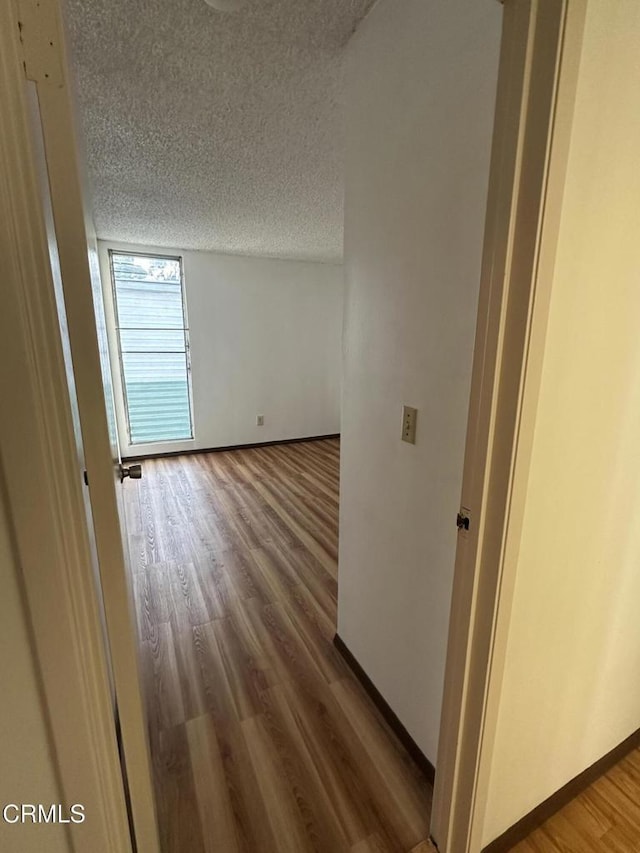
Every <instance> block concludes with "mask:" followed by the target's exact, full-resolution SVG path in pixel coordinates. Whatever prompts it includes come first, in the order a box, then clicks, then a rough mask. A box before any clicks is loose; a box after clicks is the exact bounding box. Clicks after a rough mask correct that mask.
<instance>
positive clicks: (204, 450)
mask: <svg viewBox="0 0 640 853" xmlns="http://www.w3.org/2000/svg"><path fill="white" fill-rule="evenodd" d="M329 438H340V433H339V432H332V433H330V434H329V435H308V436H305V437H304V438H278V439H275V441H256V442H253V443H252V444H225V445H223V446H221V447H198V448H197V449H194V450H169V451H167V452H166V453H144V454H142V455H139V456H123V457H122V461H123V462H142V461H143V460H145V459H165V458H166V457H169V456H193V455H194V454H196V453H223V452H224V451H227V450H250V449H251V448H252V447H272V446H274V445H276V444H301V443H302V442H305V441H325V440H327V439H329Z"/></svg>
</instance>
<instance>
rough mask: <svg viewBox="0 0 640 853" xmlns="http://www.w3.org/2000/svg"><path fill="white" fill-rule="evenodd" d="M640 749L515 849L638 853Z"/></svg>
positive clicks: (540, 852) (520, 851) (545, 852)
mask: <svg viewBox="0 0 640 853" xmlns="http://www.w3.org/2000/svg"><path fill="white" fill-rule="evenodd" d="M639 850H640V749H635V750H634V751H633V752H631V753H630V754H629V755H628V756H627V757H626V758H623V759H622V761H620V762H618V764H616V765H615V767H613V768H612V769H611V770H609V772H608V773H605V774H604V776H602V777H601V778H600V779H597V780H596V781H595V782H593V784H591V785H590V786H589V787H588V788H587V789H586V790H584V791H583V792H582V794H580V795H579V796H578V797H576V798H575V799H574V800H572V801H571V802H570V803H568V804H567V805H566V806H565V807H564V808H562V809H560V811H559V812H557V813H556V814H555V815H553V817H551V818H549V820H547V821H546V822H545V823H544V824H543V825H542V826H541V827H539V828H538V829H536V830H535V831H534V832H533V833H531V835H530V836H529V837H528V838H526V839H525V840H524V841H522V842H520V844H518V845H516V846H515V847H514V848H513V853H638V851H639Z"/></svg>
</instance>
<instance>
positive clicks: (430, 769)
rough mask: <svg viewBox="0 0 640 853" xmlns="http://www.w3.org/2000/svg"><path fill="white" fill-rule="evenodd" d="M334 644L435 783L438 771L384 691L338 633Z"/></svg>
mask: <svg viewBox="0 0 640 853" xmlns="http://www.w3.org/2000/svg"><path fill="white" fill-rule="evenodd" d="M333 644H334V646H335V647H336V649H337V650H338V651H339V652H340V654H341V655H342V657H343V658H344V659H345V661H346V662H347V663H348V664H349V667H350V669H351V670H352V672H353V674H354V675H355V676H356V678H357V679H358V681H359V682H360V684H361V685H362V686H363V687H364V689H365V690H366V691H367V694H368V695H369V698H370V699H371V701H372V702H373V704H374V705H375V706H376V708H377V709H378V710H379V711H380V713H381V714H382V716H383V717H384V718H385V720H386V721H387V723H388V724H389V727H390V728H391V730H392V731H393V733H394V734H395V736H396V737H397V738H398V740H399V741H400V743H401V744H402V745H403V746H404V748H405V749H406V750H407V752H408V754H409V756H410V757H411V758H412V759H413V761H414V763H415V764H416V765H417V767H418V768H419V769H420V770H421V771H422V773H423V774H424V776H425V777H426V778H427V779H428V780H429V782H430V783H431V784H432V785H433V782H434V779H435V775H436V771H435V768H434V766H433V764H432V763H431V762H430V761H429V759H428V758H427V756H426V755H425V754H424V752H422V750H421V749H420V747H419V746H418V744H417V743H416V742H415V740H414V739H413V738H412V737H411V735H410V734H409V732H408V731H407V730H406V729H405V727H404V726H403V725H402V723H401V722H400V720H399V719H398V717H397V716H396V714H395V712H394V711H393V710H392V708H391V707H390V706H389V705H388V704H387V701H386V700H385V698H384V696H383V695H382V693H380V691H379V690H378V688H377V687H376V686H375V684H374V683H373V681H371V679H370V678H369V676H368V675H367V673H366V672H365V671H364V669H363V668H362V667H361V666H360V664H359V663H358V661H357V660H356V658H355V657H354V656H353V655H352V654H351V652H350V651H349V649H348V647H347V646H346V645H345V643H344V641H343V640H342V639H341V637H340V636H339V635H338V634H336V635H335V636H334V638H333Z"/></svg>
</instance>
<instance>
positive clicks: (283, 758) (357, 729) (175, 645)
mask: <svg viewBox="0 0 640 853" xmlns="http://www.w3.org/2000/svg"><path fill="white" fill-rule="evenodd" d="M338 460H339V442H338V441H337V440H323V441H317V442H305V443H297V444H288V445H279V446H272V447H260V448H253V449H246V450H236V451H230V452H218V453H208V454H200V455H192V456H181V457H173V458H168V459H158V460H148V461H145V462H144V466H143V468H144V474H143V479H142V480H141V481H139V482H131V483H127V487H126V490H125V494H126V506H127V523H128V535H129V543H130V557H131V565H132V571H133V587H134V597H135V602H136V609H137V618H138V626H139V636H140V652H141V660H142V677H143V683H144V691H145V694H146V702H147V708H148V725H149V737H150V743H151V752H152V760H153V771H154V781H155V787H156V796H157V805H158V812H159V821H160V831H161V837H162V842H163V853H209V851H215V853H240V852H241V851H242V853H306V851H319V853H341V851H345V853H347V851H349V853H407V851H411V850H413V849H414V848H416V849H418V850H423V849H428V846H427V845H426V844H424V846H423V843H424V842H425V840H426V839H427V837H428V826H429V814H430V808H431V787H430V785H429V784H428V782H427V781H426V780H425V779H424V777H423V776H422V775H421V774H420V772H419V771H418V770H417V768H416V767H415V766H414V764H413V763H412V761H411V760H410V759H409V757H408V756H407V754H406V753H405V751H404V749H403V748H402V746H401V745H400V744H399V742H398V741H397V740H396V738H395V736H394V735H393V734H392V732H391V730H390V729H389V728H388V726H387V725H386V723H385V721H384V720H383V719H382V717H381V716H380V715H379V713H378V712H377V710H376V709H375V708H374V706H373V705H372V704H371V702H370V701H369V699H368V697H367V696H366V694H365V693H364V691H363V689H362V688H361V687H360V685H359V683H358V682H357V681H356V679H355V677H354V676H353V675H352V673H351V671H350V670H349V669H348V667H347V665H346V664H345V662H344V661H343V659H342V657H341V656H340V655H339V654H338V653H337V651H336V650H335V648H334V646H333V644H332V640H333V636H334V633H335V628H336V595H337V556H338Z"/></svg>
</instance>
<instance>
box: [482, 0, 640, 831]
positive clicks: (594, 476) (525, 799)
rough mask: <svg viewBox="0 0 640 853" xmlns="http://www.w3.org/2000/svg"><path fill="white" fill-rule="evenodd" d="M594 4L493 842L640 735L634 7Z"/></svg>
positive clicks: (594, 0) (496, 770)
mask: <svg viewBox="0 0 640 853" xmlns="http://www.w3.org/2000/svg"><path fill="white" fill-rule="evenodd" d="M587 9H588V12H587V20H586V30H585V41H584V45H583V51H582V58H581V65H580V76H579V84H578V93H577V101H576V107H575V115H574V122H573V127H572V136H571V147H570V152H569V166H568V174H567V183H566V187H565V195H564V200H563V208H562V219H561V224H560V233H559V247H558V254H557V258H556V266H555V271H554V277H553V290H552V299H551V306H550V318H549V328H548V334H547V341H546V346H545V356H544V365H543V374H542V384H541V388H540V394H539V409H538V413H537V419H536V427H535V434H534V445H533V456H532V460H531V470H530V476H529V482H528V488H527V497H526V505H525V516H524V526H523V530H522V536H521V541H520V554H519V558H518V563H517V575H516V586H515V597H514V601H513V609H512V613H511V622H510V630H509V635H508V642H507V657H506V665H505V672H504V680H503V684H502V694H501V699H500V707H499V716H498V727H497V731H496V739H495V745H494V751H493V759H492V768H491V777H490V785H489V795H488V801H487V810H486V818H485V827H484V843H485V844H486V843H488V842H489V841H491V840H492V839H494V838H496V837H497V836H498V835H500V834H501V833H502V832H503V831H504V830H505V829H507V828H508V827H509V826H511V825H512V824H513V823H515V822H516V821H517V820H518V819H519V818H520V817H522V816H523V815H524V814H526V813H528V812H529V811H531V809H533V808H534V807H535V806H536V805H538V804H539V803H540V802H542V801H543V800H544V799H545V798H546V797H548V796H550V795H551V794H552V793H553V792H555V791H556V790H558V789H559V788H560V787H561V786H562V785H564V784H565V783H566V782H568V781H569V780H570V779H572V778H573V777H575V776H576V775H578V774H579V773H580V772H581V771H583V770H584V769H585V768H586V767H588V766H590V765H591V764H593V763H594V762H595V761H596V760H597V759H599V758H600V757H601V756H603V755H604V754H606V753H607V752H608V751H609V750H611V749H612V748H613V747H614V746H616V745H617V744H618V743H620V742H622V741H623V740H624V739H625V738H626V737H627V736H628V735H629V734H631V733H632V732H633V731H635V730H636V729H638V727H640V677H639V675H640V616H639V609H638V605H639V602H640V521H639V519H640V441H639V437H640V333H639V329H640V240H639V235H640V202H639V200H640V171H639V170H638V151H640V87H639V86H638V50H639V48H640V7H639V6H638V3H637V0H617V2H616V3H614V4H611V3H606V2H602V0H591V2H589V4H588V7H587Z"/></svg>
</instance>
